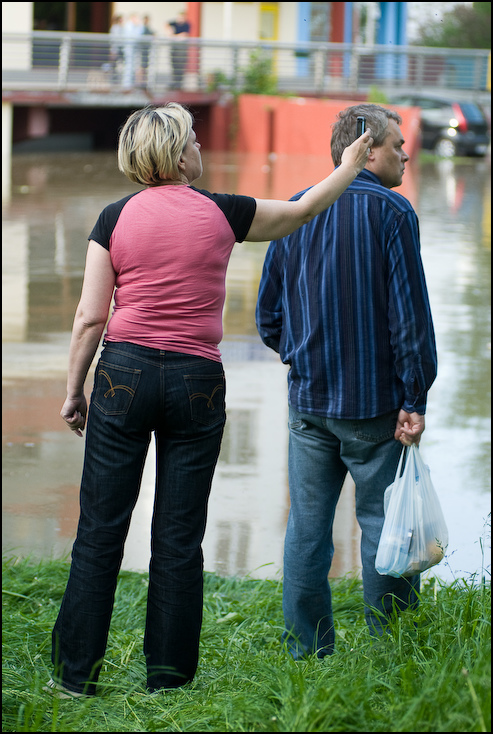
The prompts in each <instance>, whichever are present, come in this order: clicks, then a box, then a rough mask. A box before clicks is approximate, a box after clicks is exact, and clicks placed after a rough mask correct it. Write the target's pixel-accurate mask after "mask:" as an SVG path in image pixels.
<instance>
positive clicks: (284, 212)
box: [245, 129, 373, 242]
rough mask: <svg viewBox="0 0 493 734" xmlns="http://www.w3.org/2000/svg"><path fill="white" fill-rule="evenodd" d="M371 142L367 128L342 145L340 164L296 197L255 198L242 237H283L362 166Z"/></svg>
mask: <svg viewBox="0 0 493 734" xmlns="http://www.w3.org/2000/svg"><path fill="white" fill-rule="evenodd" d="M372 143H373V138H372V137H371V131H370V130H369V129H368V130H366V132H364V133H363V135H362V136H361V137H359V138H358V139H357V140H355V141H354V143H352V144H351V145H349V146H348V147H347V148H346V149H345V151H344V153H343V154H342V160H341V165H340V166H339V167H338V168H336V170H335V171H333V172H332V173H331V174H330V176H327V178H324V179H323V181H320V183H318V184H316V185H315V186H312V187H311V188H310V189H309V190H308V191H306V192H305V193H304V194H303V196H301V197H300V198H299V199H298V200H297V201H281V200H278V199H257V200H256V201H257V210H256V212H255V217H254V218H253V222H252V225H251V227H250V230H249V232H248V234H247V236H246V237H245V240H248V241H249V242H264V241H266V240H277V239H279V238H280V237H285V236H286V235H288V234H291V232H294V230H295V229H298V227H301V226H302V225H303V224H306V223H307V222H309V221H310V220H312V219H313V218H314V217H315V216H316V215H317V214H320V212H323V211H324V210H325V209H327V208H328V207H329V206H331V204H333V203H334V201H336V199H338V198H339V196H340V195H341V194H342V193H343V192H344V191H345V190H346V189H347V187H348V186H349V184H350V183H351V182H352V181H354V179H355V178H356V176H357V175H358V173H360V171H362V170H363V168H364V167H365V165H366V162H367V160H368V152H369V149H370V146H371V145H372Z"/></svg>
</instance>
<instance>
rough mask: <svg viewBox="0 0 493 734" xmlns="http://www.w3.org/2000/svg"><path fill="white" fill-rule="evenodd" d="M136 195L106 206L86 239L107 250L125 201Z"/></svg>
mask: <svg viewBox="0 0 493 734" xmlns="http://www.w3.org/2000/svg"><path fill="white" fill-rule="evenodd" d="M138 193H140V191H137V192H136V193H135V194H130V195H129V196H125V198H123V199H120V200H119V201H116V202H115V203H114V204H108V206H107V207H106V208H105V209H103V211H102V212H101V214H100V215H99V217H98V221H97V222H96V224H95V225H94V227H93V230H92V232H91V234H90V235H89V237H88V238H87V239H88V240H94V241H95V242H97V243H98V244H100V245H101V246H102V247H104V248H105V250H109V249H110V237H111V235H112V234H113V230H114V229H115V226H116V223H117V222H118V217H119V216H120V214H121V212H122V209H123V207H124V206H125V204H126V203H127V201H128V200H129V199H131V198H132V196H136V195H137V194H138Z"/></svg>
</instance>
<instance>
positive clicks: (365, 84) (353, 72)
mask: <svg viewBox="0 0 493 734" xmlns="http://www.w3.org/2000/svg"><path fill="white" fill-rule="evenodd" d="M2 48H3V69H2V89H3V90H6V91H8V90H11V91H15V90H16V91H22V90H33V91H35V90H46V91H58V92H72V93H75V94H77V93H81V92H85V93H87V92H91V93H99V94H105V95H107V96H111V95H114V94H115V93H118V94H120V93H121V92H122V91H127V90H133V89H139V88H145V89H146V90H147V92H148V93H150V94H152V95H159V94H161V93H165V92H167V91H168V90H169V89H171V88H181V89H184V90H186V91H195V92H211V91H218V90H219V91H229V92H233V93H236V92H242V91H243V92H244V91H248V90H250V91H251V90H255V85H257V86H259V85H262V84H264V86H265V84H268V85H269V88H270V89H272V90H273V91H275V92H277V93H294V94H321V95H323V94H328V93H333V92H338V91H340V92H344V93H360V94H361V93H367V92H368V91H369V90H371V88H372V87H376V88H377V89H379V90H382V91H383V92H384V93H395V92H396V91H398V92H402V91H403V90H406V91H409V90H419V91H423V90H427V89H430V90H433V91H437V90H440V91H447V90H448V91H452V90H454V91H457V90H461V91H462V92H464V93H469V94H477V93H486V92H487V90H489V88H490V81H489V79H490V77H489V75H490V52H489V51H485V50H469V49H444V48H425V47H417V46H394V47H389V46H379V45H373V46H367V45H355V44H342V43H308V42H307V43H281V42H268V43H264V42H260V41H259V42H253V41H241V42H240V41H219V40H218V41H216V40H206V39H201V38H188V39H185V40H183V41H181V42H177V41H173V40H172V39H169V38H156V37H149V36H143V37H141V38H137V39H130V38H128V39H118V41H116V40H115V38H114V37H112V36H110V35H109V34H99V33H65V32H47V31H33V32H31V33H3V34H2ZM259 91H262V89H261V87H260V90H259ZM264 91H265V90H264Z"/></svg>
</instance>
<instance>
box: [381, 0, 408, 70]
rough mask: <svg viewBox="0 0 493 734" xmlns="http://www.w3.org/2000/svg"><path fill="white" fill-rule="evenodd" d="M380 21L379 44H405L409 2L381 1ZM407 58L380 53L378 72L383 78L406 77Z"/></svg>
mask: <svg viewBox="0 0 493 734" xmlns="http://www.w3.org/2000/svg"><path fill="white" fill-rule="evenodd" d="M379 5H380V22H379V25H378V31H377V39H376V40H377V44H380V45H382V46H389V45H390V46H403V45H406V43H407V34H406V22H407V3H385V2H384V3H379ZM406 70H407V58H406V56H405V55H402V56H400V55H399V56H394V55H390V54H380V55H379V56H378V57H377V63H376V72H377V76H378V77H380V78H381V79H404V78H405V77H406Z"/></svg>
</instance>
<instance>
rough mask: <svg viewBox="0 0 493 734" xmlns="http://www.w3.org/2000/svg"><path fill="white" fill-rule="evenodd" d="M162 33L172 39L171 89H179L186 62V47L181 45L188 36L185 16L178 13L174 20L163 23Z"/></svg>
mask: <svg viewBox="0 0 493 734" xmlns="http://www.w3.org/2000/svg"><path fill="white" fill-rule="evenodd" d="M164 31H165V33H166V35H167V36H170V37H171V38H172V39H173V45H172V46H171V67H172V69H173V82H172V85H171V89H181V86H182V83H183V77H184V75H185V71H186V68H187V60H188V46H187V44H186V43H183V40H184V39H185V38H188V37H189V35H190V23H189V22H188V20H187V14H186V13H185V12H184V11H182V12H181V13H178V16H177V18H176V20H171V21H169V22H168V23H165V25H164Z"/></svg>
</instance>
